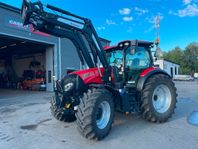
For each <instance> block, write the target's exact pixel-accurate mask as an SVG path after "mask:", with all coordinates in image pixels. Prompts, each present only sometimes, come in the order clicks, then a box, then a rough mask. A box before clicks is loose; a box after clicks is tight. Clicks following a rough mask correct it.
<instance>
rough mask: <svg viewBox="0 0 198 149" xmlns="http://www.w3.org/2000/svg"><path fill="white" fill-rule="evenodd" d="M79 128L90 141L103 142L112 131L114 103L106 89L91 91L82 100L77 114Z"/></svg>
mask: <svg viewBox="0 0 198 149" xmlns="http://www.w3.org/2000/svg"><path fill="white" fill-rule="evenodd" d="M76 119H77V120H76V122H77V128H78V130H79V131H80V133H81V134H82V135H83V136H85V137H86V138H88V139H94V140H101V139H103V138H104V137H105V136H107V135H108V134H109V132H110V130H111V126H112V123H113V119H114V102H113V98H112V95H111V93H110V92H109V91H108V90H106V89H91V90H88V92H87V93H85V94H84V96H83V97H82V98H81V101H80V104H79V106H78V109H77V112H76Z"/></svg>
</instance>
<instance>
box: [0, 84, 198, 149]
mask: <svg viewBox="0 0 198 149" xmlns="http://www.w3.org/2000/svg"><path fill="white" fill-rule="evenodd" d="M176 86H177V90H178V95H179V96H178V104H177V109H176V111H175V114H174V115H173V117H172V118H171V119H170V120H169V121H168V122H167V123H164V124H152V123H149V122H146V121H144V120H143V119H142V118H141V117H139V116H134V115H129V116H125V115H122V114H118V113H117V114H116V118H115V122H114V124H113V128H112V130H111V132H110V134H109V136H107V137H106V138H105V139H104V140H102V141H99V142H95V141H89V140H87V139H85V138H84V137H82V136H81V135H80V134H79V133H78V131H77V130H76V125H75V123H63V122H59V121H57V120H55V119H54V118H53V117H52V115H51V113H50V110H49V106H50V104H49V100H50V97H51V95H52V93H47V92H46V93H45V92H27V91H26V92H24V91H15V90H0V149H43V148H48V149H57V148H59V149H79V148H80V149H92V148H93V149H95V148H96V149H117V148H118V149H119V148H124V149H131V148H136V149H137V148H141V149H144V148H145V149H149V148H151V149H155V148H156V149H158V148H164V149H166V148H168V149H175V148H179V149H197V148H198V126H195V125H191V124H189V123H188V121H187V119H188V117H189V116H190V114H191V113H192V112H194V111H198V99H197V98H198V82H176Z"/></svg>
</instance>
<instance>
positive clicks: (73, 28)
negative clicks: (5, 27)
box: [22, 0, 111, 83]
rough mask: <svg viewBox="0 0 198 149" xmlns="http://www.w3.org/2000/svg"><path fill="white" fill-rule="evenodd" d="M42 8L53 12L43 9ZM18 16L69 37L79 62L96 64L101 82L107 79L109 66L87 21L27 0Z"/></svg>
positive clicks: (62, 36)
mask: <svg viewBox="0 0 198 149" xmlns="http://www.w3.org/2000/svg"><path fill="white" fill-rule="evenodd" d="M44 8H47V9H49V10H51V11H53V13H50V12H48V11H45V10H44ZM22 19H23V23H24V25H28V24H32V25H33V26H34V28H35V29H36V30H39V31H42V32H45V33H49V34H51V35H54V36H56V37H60V38H68V39H70V40H71V41H72V42H73V44H74V46H75V47H76V50H77V53H78V56H79V58H80V60H81V63H82V65H87V66H88V67H89V68H95V67H97V68H98V71H99V74H100V75H101V77H102V79H103V82H104V83H108V82H109V79H108V78H109V77H110V76H111V74H110V66H109V64H108V62H107V59H106V55H105V51H104V49H103V47H102V44H101V42H100V39H99V37H98V35H97V33H96V30H95V28H94V26H93V24H92V22H91V20H89V19H87V18H83V17H81V16H77V15H75V14H72V13H70V12H68V11H65V10H62V9H59V8H57V7H54V6H51V5H45V6H44V5H43V4H42V3H41V2H40V1H38V2H34V3H32V2H30V1H29V0H23V5H22ZM100 64H102V66H103V67H104V69H105V73H104V76H102V74H101V72H100V69H99V66H100Z"/></svg>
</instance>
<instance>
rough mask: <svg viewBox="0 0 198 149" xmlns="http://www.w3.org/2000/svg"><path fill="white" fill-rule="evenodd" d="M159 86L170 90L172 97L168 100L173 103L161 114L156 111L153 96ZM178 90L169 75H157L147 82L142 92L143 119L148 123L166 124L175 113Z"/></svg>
mask: <svg viewBox="0 0 198 149" xmlns="http://www.w3.org/2000/svg"><path fill="white" fill-rule="evenodd" d="M159 85H164V86H166V87H167V88H168V89H169V91H170V92H169V93H170V94H169V95H170V97H171V99H170V98H168V99H170V100H171V101H170V102H169V106H168V108H167V110H166V111H164V112H159V111H157V110H156V108H155V107H154V104H153V99H154V100H158V99H157V98H158V97H157V98H156V99H155V98H154V96H155V95H153V94H154V91H155V89H156V88H157V87H158V86H159ZM167 96H168V95H167ZM176 97H177V94H176V88H175V85H174V83H173V81H172V79H171V78H169V76H167V75H163V74H157V75H153V76H152V77H150V78H149V79H148V80H147V82H146V83H145V85H144V89H143V91H142V98H141V99H142V105H141V111H142V117H143V118H144V119H146V120H147V121H150V122H154V123H162V122H166V121H167V120H168V119H169V118H170V117H171V116H172V114H173V113H174V110H175V108H176V102H177V100H176Z"/></svg>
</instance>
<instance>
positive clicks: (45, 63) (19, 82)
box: [0, 35, 54, 91]
mask: <svg viewBox="0 0 198 149" xmlns="http://www.w3.org/2000/svg"><path fill="white" fill-rule="evenodd" d="M53 49H54V46H53V45H50V44H47V43H41V42H35V41H30V40H25V39H19V38H14V37H9V36H1V35H0V88H7V89H19V90H36V91H46V90H47V91H52V90H53V77H52V76H53V72H54V67H53V66H54V64H53V63H54V61H53Z"/></svg>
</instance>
